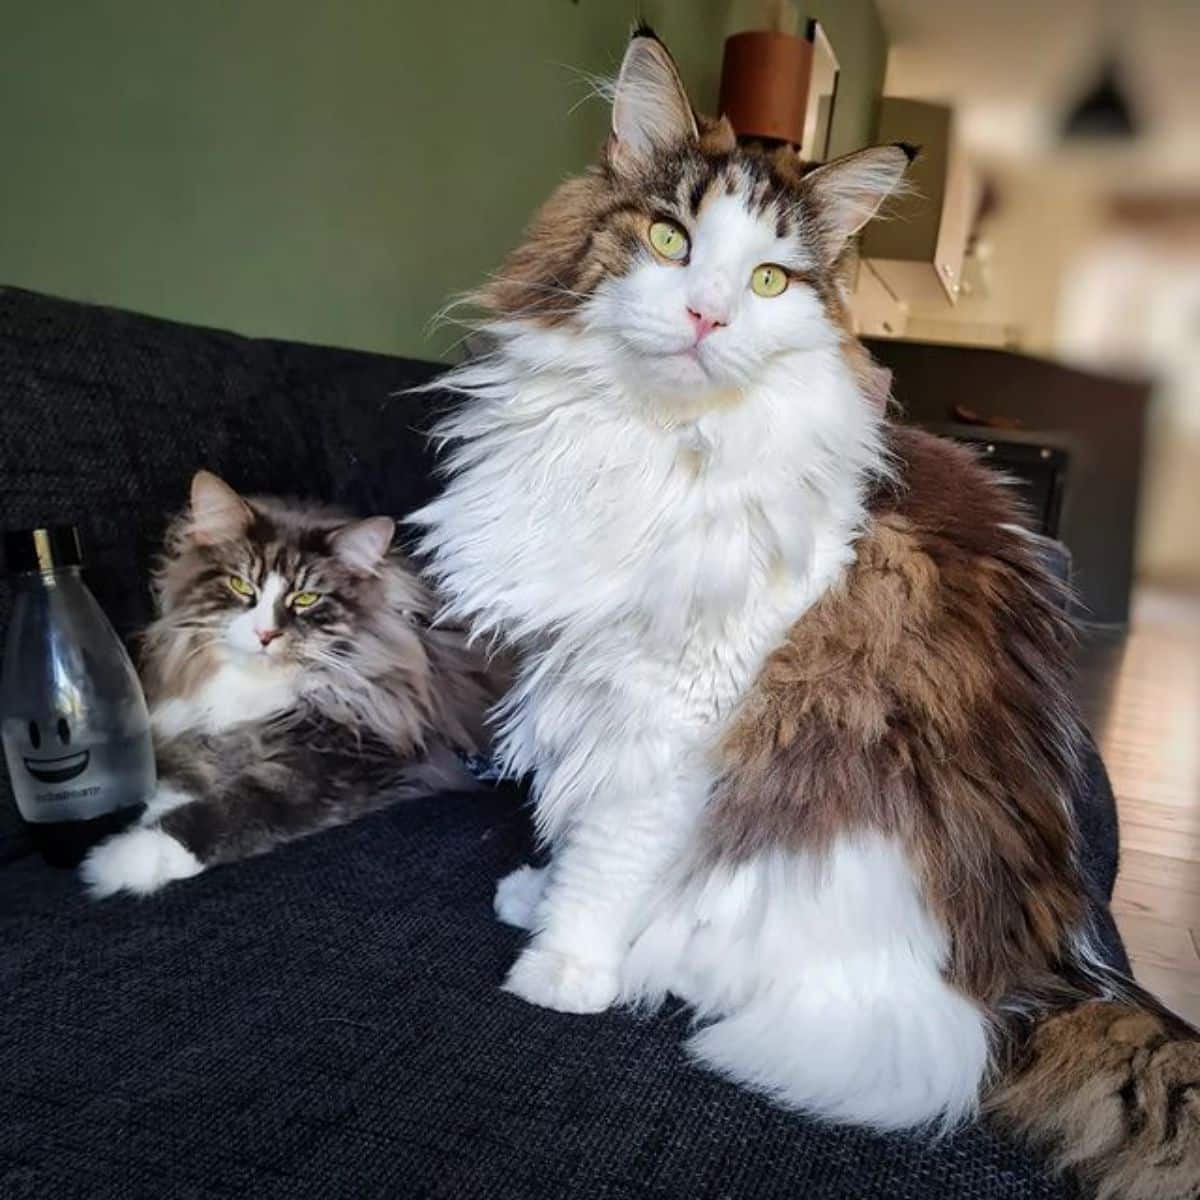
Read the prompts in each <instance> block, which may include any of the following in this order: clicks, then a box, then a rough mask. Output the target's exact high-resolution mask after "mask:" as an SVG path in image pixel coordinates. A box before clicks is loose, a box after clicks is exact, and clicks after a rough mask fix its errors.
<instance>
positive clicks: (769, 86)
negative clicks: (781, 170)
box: [719, 30, 813, 146]
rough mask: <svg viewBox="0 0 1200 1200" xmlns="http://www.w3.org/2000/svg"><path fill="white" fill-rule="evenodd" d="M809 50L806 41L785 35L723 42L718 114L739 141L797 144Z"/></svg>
mask: <svg viewBox="0 0 1200 1200" xmlns="http://www.w3.org/2000/svg"><path fill="white" fill-rule="evenodd" d="M812 52H813V48H812V43H811V42H810V41H808V40H806V39H805V38H799V37H793V36H792V35H791V34H789V33H770V32H767V31H765V30H755V31H753V32H751V33H735V34H734V35H733V37H731V38H728V39H726V42H725V61H724V62H723V63H722V65H721V100H720V109H719V111H720V112H721V113H723V114H724V115H725V116H727V117H728V118H729V120H730V123H731V124H732V125H733V128H734V132H736V133H737V135H738V136H739V137H761V138H775V139H777V140H778V141H781V142H792V143H793V144H794V145H797V146H799V145H800V143H801V141H802V140H803V138H804V108H805V102H806V100H807V98H808V77H809V75H810V74H811V73H812Z"/></svg>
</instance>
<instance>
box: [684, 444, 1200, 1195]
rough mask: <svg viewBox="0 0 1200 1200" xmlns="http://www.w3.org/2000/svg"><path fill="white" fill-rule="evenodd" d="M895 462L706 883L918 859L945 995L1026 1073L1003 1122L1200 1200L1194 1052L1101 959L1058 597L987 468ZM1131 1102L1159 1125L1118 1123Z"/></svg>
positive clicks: (771, 690)
mask: <svg viewBox="0 0 1200 1200" xmlns="http://www.w3.org/2000/svg"><path fill="white" fill-rule="evenodd" d="M890 440H891V449H892V452H893V455H894V458H895V468H896V469H895V475H894V479H893V481H892V482H890V483H887V484H884V485H881V486H880V487H879V489H878V491H877V494H876V496H875V497H874V500H873V503H872V519H871V522H870V525H869V527H868V528H867V530H866V531H865V532H864V534H863V536H862V538H861V539H860V541H859V544H858V552H857V561H856V562H855V564H854V565H853V566H852V568H851V569H850V571H849V572H848V574H847V576H846V578H845V580H844V581H843V582H842V584H841V585H840V586H838V587H837V588H836V589H835V590H834V591H832V592H830V593H829V594H827V595H826V596H825V597H824V598H823V599H822V600H821V601H820V602H819V603H818V604H817V605H816V606H815V608H814V609H813V610H812V611H810V612H809V613H808V614H806V616H805V617H804V618H803V619H802V620H801V621H799V622H798V623H797V624H796V625H795V626H794V627H793V628H792V630H791V631H790V634H789V636H788V639H787V641H786V642H785V644H784V645H782V646H781V647H779V648H778V649H777V650H776V651H775V652H774V654H772V656H771V657H770V659H769V660H768V662H767V664H766V666H765V668H764V670H763V672H762V675H761V677H760V679H759V681H758V683H757V686H756V688H755V690H754V692H753V693H752V695H751V696H750V697H749V698H748V699H747V701H746V703H745V705H744V708H743V710H742V712H741V714H740V717H739V719H738V720H737V722H736V723H735V725H734V727H733V729H732V730H731V732H730V735H729V737H728V739H727V741H726V743H725V745H724V747H723V754H724V776H723V783H722V786H721V788H720V789H719V791H718V794H717V796H716V797H715V799H714V802H713V805H712V808H711V814H712V816H711V822H710V825H709V827H708V835H709V843H708V850H709V855H710V860H711V859H715V858H723V859H733V860H737V859H741V858H744V857H747V856H749V855H752V854H754V853H756V852H758V851H760V850H762V849H764V848H766V847H771V846H783V847H787V848H790V849H795V850H799V849H812V848H814V847H816V848H820V847H823V846H826V845H828V844H829V843H830V842H831V841H832V839H833V838H834V837H836V836H837V835H839V834H843V833H845V832H847V831H849V830H854V829H862V828H871V829H877V830H880V831H883V832H884V833H887V834H889V835H891V836H895V837H897V838H899V839H900V840H901V841H902V843H903V844H904V845H905V847H906V849H907V852H908V855H909V858H910V860H911V862H912V863H913V865H914V869H915V870H916V872H917V876H918V879H919V882H920V886H921V889H922V892H923V894H924V897H925V901H926V903H927V905H928V906H929V909H930V911H931V912H933V913H934V914H935V915H936V916H937V917H938V919H939V921H940V923H941V924H942V926H943V927H944V928H945V929H946V930H947V931H948V933H949V935H950V959H949V963H948V965H947V976H948V978H949V979H950V980H951V981H952V982H953V983H954V984H955V985H956V986H957V987H959V988H960V989H961V990H962V991H963V992H964V993H966V994H967V995H969V996H970V997H972V998H973V999H974V1000H976V1001H977V1002H978V1003H979V1004H980V1005H981V1007H983V1008H985V1009H986V1010H987V1011H988V1012H989V1013H991V1014H992V1016H993V1017H994V1019H995V1021H996V1026H997V1031H998V1034H999V1035H1000V1037H999V1040H998V1042H997V1058H998V1061H1000V1062H1002V1063H1003V1062H1011V1063H1012V1064H1014V1065H1013V1069H1012V1072H1011V1073H1010V1074H1009V1075H1008V1077H1007V1078H1004V1079H1002V1082H1001V1083H1000V1085H999V1089H998V1090H997V1091H996V1093H995V1096H994V1098H993V1100H992V1103H991V1109H992V1111H993V1112H995V1113H996V1114H998V1115H999V1116H1002V1117H1004V1118H1005V1119H1006V1120H1007V1122H1008V1123H1009V1124H1010V1125H1011V1127H1012V1128H1014V1129H1016V1130H1018V1131H1019V1132H1022V1133H1024V1134H1026V1135H1027V1136H1029V1137H1031V1138H1032V1140H1034V1141H1035V1142H1037V1143H1039V1144H1041V1145H1045V1146H1049V1147H1050V1148H1052V1149H1053V1150H1055V1151H1056V1152H1057V1155H1058V1161H1059V1162H1060V1163H1062V1164H1063V1165H1070V1166H1074V1167H1076V1168H1078V1169H1079V1170H1080V1171H1081V1172H1082V1173H1083V1174H1084V1175H1087V1176H1091V1177H1094V1178H1096V1179H1097V1180H1098V1181H1099V1182H1100V1184H1101V1194H1102V1195H1104V1196H1106V1197H1109V1196H1118V1195H1120V1196H1131V1197H1132V1196H1136V1197H1139V1198H1145V1200H1151V1198H1154V1200H1166V1198H1171V1200H1181V1198H1183V1197H1190V1196H1194V1195H1197V1194H1200V1191H1197V1190H1196V1189H1200V1102H1198V1101H1197V1100H1196V1099H1195V1097H1196V1096H1197V1095H1198V1094H1200V1093H1197V1092H1196V1091H1194V1090H1191V1089H1196V1088H1198V1087H1200V1042H1198V1041H1197V1040H1196V1038H1197V1035H1196V1033H1195V1031H1193V1030H1191V1029H1190V1028H1189V1027H1188V1026H1186V1025H1185V1024H1184V1023H1183V1022H1181V1021H1178V1020H1177V1019H1175V1018H1172V1017H1170V1016H1169V1014H1164V1013H1163V1012H1162V1010H1161V1009H1159V1008H1158V1007H1157V1006H1155V1005H1154V1004H1153V1001H1150V1000H1149V998H1141V997H1139V996H1138V994H1137V992H1136V990H1135V989H1133V987H1132V985H1129V984H1126V983H1125V982H1124V981H1118V980H1114V979H1112V978H1111V977H1109V976H1108V975H1107V974H1106V973H1104V972H1103V970H1102V969H1101V968H1099V967H1097V966H1095V965H1094V964H1092V963H1091V962H1090V961H1089V959H1088V956H1087V954H1086V952H1085V950H1084V949H1083V948H1082V947H1083V945H1084V939H1085V937H1086V929H1087V898H1086V893H1085V890H1084V884H1083V881H1082V879H1081V876H1080V873H1079V869H1078V867H1077V863H1076V854H1075V837H1076V834H1075V829H1074V825H1073V822H1072V818H1071V815H1070V807H1069V797H1070V795H1071V791H1072V785H1073V782H1074V773H1075V770H1076V763H1077V757H1078V750H1079V746H1080V743H1081V739H1082V736H1083V735H1082V731H1081V727H1080V724H1079V721H1078V718H1077V716H1076V714H1075V712H1074V710H1073V707H1072V705H1071V702H1070V700H1069V698H1068V697H1069V694H1070V693H1069V686H1068V682H1069V679H1068V669H1069V648H1070V640H1071V632H1072V631H1071V629H1070V626H1069V623H1068V621H1067V619H1066V618H1065V617H1064V616H1063V615H1062V606H1061V604H1060V603H1059V599H1060V597H1059V596H1058V589H1057V585H1056V584H1055V582H1054V581H1053V580H1051V579H1050V578H1048V577H1047V576H1046V575H1045V574H1044V573H1043V572H1042V570H1041V568H1040V567H1039V565H1038V563H1037V561H1036V557H1035V554H1034V552H1033V550H1032V548H1031V545H1030V542H1029V540H1028V538H1026V537H1025V536H1024V535H1023V534H1022V533H1021V532H1019V531H1018V529H1017V528H1016V527H1015V523H1016V522H1017V521H1018V520H1019V519H1020V512H1019V509H1018V508H1017V506H1016V505H1015V504H1014V502H1013V500H1012V498H1011V497H1010V495H1009V493H1008V491H1007V490H1006V489H1005V488H1004V486H1003V485H1002V484H1001V483H1000V482H999V481H998V480H997V479H996V478H995V477H994V476H993V475H992V474H991V473H990V472H988V471H987V470H986V469H985V468H983V467H982V466H980V465H979V464H978V463H977V462H976V461H975V459H974V457H973V455H971V454H970V452H968V451H967V450H965V449H963V448H960V447H957V446H954V445H952V444H950V443H948V442H944V441H942V440H940V439H936V438H933V437H930V436H929V435H926V434H922V433H918V432H915V431H910V430H904V429H898V428H897V429H893V430H891V432H890ZM1114 994H1116V995H1121V996H1123V997H1124V998H1125V1000H1124V1002H1123V1003H1122V1004H1120V1005H1117V1004H1113V1003H1106V1002H1104V1001H1105V999H1106V998H1107V997H1110V996H1112V995H1114ZM1031 1012H1032V1013H1033V1015H1034V1021H1033V1022H1032V1023H1030V1022H1029V1021H1028V1019H1027V1018H1028V1015H1029V1014H1030V1013H1031ZM1039 1017H1040V1018H1041V1019H1040V1020H1039V1019H1038V1018H1039ZM1115 1018H1122V1019H1115ZM1030 1030H1032V1032H1030ZM1135 1033H1136V1034H1137V1035H1138V1037H1140V1038H1141V1041H1140V1042H1137V1044H1136V1045H1134V1044H1133V1043H1134V1042H1136V1041H1137V1039H1136V1038H1135V1037H1134V1034H1135ZM1123 1092H1124V1093H1125V1096H1126V1098H1125V1099H1122V1093H1123ZM1134 1095H1136V1097H1137V1100H1136V1104H1137V1108H1138V1111H1139V1112H1140V1113H1142V1118H1141V1119H1140V1121H1139V1122H1137V1123H1136V1124H1135V1123H1132V1122H1129V1121H1126V1123H1125V1124H1124V1125H1121V1124H1119V1123H1117V1122H1116V1117H1114V1116H1113V1114H1114V1113H1115V1114H1117V1115H1119V1114H1120V1113H1122V1112H1127V1111H1129V1108H1130V1105H1131V1104H1133V1103H1134V1101H1132V1100H1131V1099H1129V1097H1130V1096H1134ZM1172 1114H1173V1115H1172ZM1189 1172H1190V1174H1189ZM1187 1185H1191V1187H1192V1188H1193V1190H1191V1191H1189V1190H1188V1189H1187Z"/></svg>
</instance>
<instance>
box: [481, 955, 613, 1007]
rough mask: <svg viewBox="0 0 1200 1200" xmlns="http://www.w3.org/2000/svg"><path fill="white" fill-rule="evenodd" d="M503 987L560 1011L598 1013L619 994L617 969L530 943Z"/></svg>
mask: <svg viewBox="0 0 1200 1200" xmlns="http://www.w3.org/2000/svg"><path fill="white" fill-rule="evenodd" d="M502 990H503V991H506V992H510V993H511V994H512V995H514V996H520V997H521V999H522V1000H528V1001H529V1003H530V1004H536V1005H538V1006H539V1007H541V1008H553V1009H554V1010H555V1011H556V1012H565V1013H598V1012H603V1011H604V1010H605V1009H606V1008H608V1006H609V1005H610V1004H612V1002H613V1001H614V1000H615V999H616V998H617V972H616V971H615V970H614V969H613V968H611V967H608V966H604V965H603V964H601V963H592V962H588V961H586V960H585V959H582V958H576V957H575V956H574V955H570V954H559V953H558V952H557V951H554V950H542V949H540V948H538V947H536V946H530V947H528V948H527V949H525V950H523V951H522V952H521V954H520V955H519V957H518V958H517V961H516V962H515V963H513V965H512V970H511V971H509V973H508V978H507V979H506V980H505V981H504V985H503V988H502Z"/></svg>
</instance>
